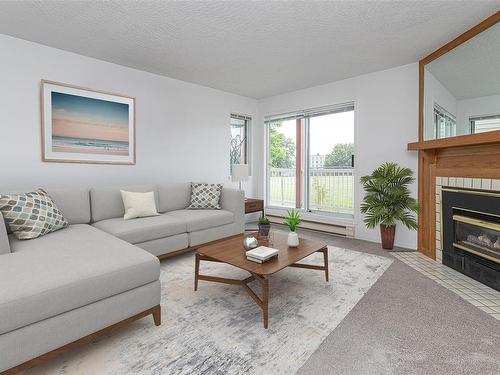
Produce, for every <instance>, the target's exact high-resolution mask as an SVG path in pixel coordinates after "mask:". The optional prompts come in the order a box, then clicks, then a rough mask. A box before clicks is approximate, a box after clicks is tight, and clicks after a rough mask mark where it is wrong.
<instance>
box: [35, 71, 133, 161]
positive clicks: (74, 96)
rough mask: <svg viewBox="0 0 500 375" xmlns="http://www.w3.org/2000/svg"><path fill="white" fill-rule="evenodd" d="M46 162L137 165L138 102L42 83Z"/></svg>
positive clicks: (43, 148) (44, 156)
mask: <svg viewBox="0 0 500 375" xmlns="http://www.w3.org/2000/svg"><path fill="white" fill-rule="evenodd" d="M41 92H42V99H41V100H42V159H43V161H49V162H62V163H106V164H135V99H134V98H129V97H126V96H122V95H116V94H111V93H106V92H101V91H92V90H89V89H85V88H81V87H75V86H70V85H66V84H62V83H58V82H51V81H45V80H42V83H41Z"/></svg>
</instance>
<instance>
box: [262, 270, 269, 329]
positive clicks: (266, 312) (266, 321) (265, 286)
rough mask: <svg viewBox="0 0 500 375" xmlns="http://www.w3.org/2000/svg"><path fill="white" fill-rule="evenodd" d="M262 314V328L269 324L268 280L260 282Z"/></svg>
mask: <svg viewBox="0 0 500 375" xmlns="http://www.w3.org/2000/svg"><path fill="white" fill-rule="evenodd" d="M262 313H263V316H264V328H265V329H267V327H268V324H269V280H267V279H263V280H262Z"/></svg>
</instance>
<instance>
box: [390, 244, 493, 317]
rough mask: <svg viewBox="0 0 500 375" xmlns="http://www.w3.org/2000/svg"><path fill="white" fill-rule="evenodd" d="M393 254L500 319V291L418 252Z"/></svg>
mask: <svg viewBox="0 0 500 375" xmlns="http://www.w3.org/2000/svg"><path fill="white" fill-rule="evenodd" d="M391 254H392V255H394V257H396V258H397V259H399V260H401V261H402V262H403V263H405V264H407V265H409V266H410V267H412V268H414V269H415V270H417V271H419V272H420V273H422V274H424V275H425V276H427V277H428V278H430V279H432V280H434V281H435V282H436V283H438V284H440V285H442V286H444V287H445V288H446V289H449V290H451V291H452V292H454V293H456V294H458V295H459V296H460V297H462V298H463V299H464V300H466V301H467V302H469V303H471V304H473V305H474V306H477V307H478V308H479V309H481V310H483V311H485V312H487V313H488V314H490V315H491V316H493V317H495V318H496V319H498V320H500V292H498V291H496V290H495V289H492V288H490V287H488V286H486V285H484V284H481V283H480V282H478V281H476V280H474V279H471V278H470V277H468V276H465V275H463V274H461V273H460V272H458V271H455V270H454V269H452V268H449V267H447V266H445V265H443V264H442V263H439V262H436V261H434V260H432V259H430V258H428V257H426V256H425V255H423V254H421V253H418V252H392V253H391Z"/></svg>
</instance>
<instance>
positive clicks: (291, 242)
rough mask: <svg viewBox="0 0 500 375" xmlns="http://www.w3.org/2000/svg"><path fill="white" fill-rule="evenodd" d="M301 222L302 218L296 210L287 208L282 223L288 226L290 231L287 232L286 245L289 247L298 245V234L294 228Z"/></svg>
mask: <svg viewBox="0 0 500 375" xmlns="http://www.w3.org/2000/svg"><path fill="white" fill-rule="evenodd" d="M301 222H302V219H301V218H300V213H299V211H298V210H289V211H288V212H287V216H286V217H285V221H284V222H283V223H284V224H285V225H287V226H288V228H290V233H288V246H290V247H297V246H299V236H298V234H297V232H296V231H295V230H296V229H297V226H298V225H299V224H300V223H301Z"/></svg>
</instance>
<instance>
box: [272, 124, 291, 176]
mask: <svg viewBox="0 0 500 375" xmlns="http://www.w3.org/2000/svg"><path fill="white" fill-rule="evenodd" d="M280 127H281V122H275V123H273V124H271V125H270V126H269V146H270V149H271V168H294V166H295V143H294V141H293V139H291V138H287V137H285V135H284V134H283V133H280V132H279V131H278V129H279V128H280Z"/></svg>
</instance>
